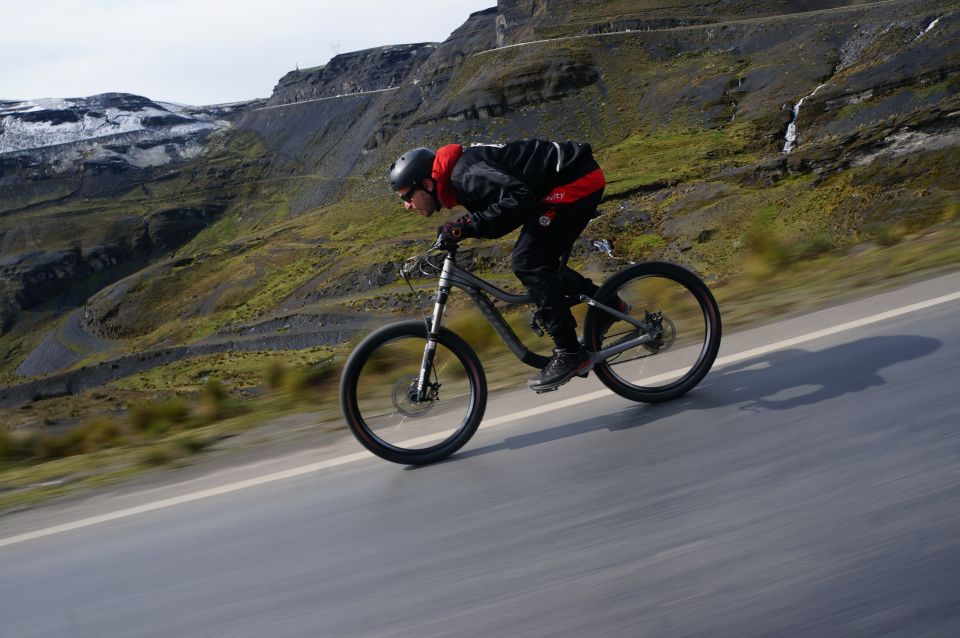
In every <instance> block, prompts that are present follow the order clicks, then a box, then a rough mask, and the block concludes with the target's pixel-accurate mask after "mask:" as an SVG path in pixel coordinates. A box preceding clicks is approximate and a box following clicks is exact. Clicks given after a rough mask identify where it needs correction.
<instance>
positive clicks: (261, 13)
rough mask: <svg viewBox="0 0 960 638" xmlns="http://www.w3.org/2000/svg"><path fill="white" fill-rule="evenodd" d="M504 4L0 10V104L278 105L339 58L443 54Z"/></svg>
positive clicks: (267, 1)
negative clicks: (109, 96) (121, 99)
mask: <svg viewBox="0 0 960 638" xmlns="http://www.w3.org/2000/svg"><path fill="white" fill-rule="evenodd" d="M493 6H496V0H405V1H398V0H231V1H226V0H29V1H27V0H0V100H3V99H10V100H25V99H35V98H67V97H87V96H90V95H96V94H98V93H107V92H122V93H135V94H137V95H143V96H145V97H148V98H150V99H153V100H161V101H167V102H176V103H180V104H189V105H196V106H200V105H209V104H222V103H226V102H238V101H242V100H250V99H254V98H266V97H270V94H271V93H272V92H273V87H274V86H275V85H276V83H277V81H278V80H279V79H280V78H281V77H282V76H283V75H284V74H286V73H287V72H288V71H292V70H294V69H295V68H297V67H299V68H301V69H303V68H308V67H313V66H320V65H323V64H326V63H327V62H328V61H329V59H330V58H331V57H333V56H334V55H336V54H337V53H349V52H351V51H359V50H362V49H368V48H371V47H378V46H385V45H390V44H408V43H413V42H442V41H443V40H446V39H447V36H449V35H450V33H451V32H452V31H453V30H454V29H456V28H457V27H459V26H460V25H462V24H463V23H464V22H466V20H467V17H468V16H469V15H470V14H471V13H473V12H474V11H480V10H482V9H487V8H490V7H493Z"/></svg>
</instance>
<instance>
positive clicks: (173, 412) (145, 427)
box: [130, 396, 190, 435]
mask: <svg viewBox="0 0 960 638" xmlns="http://www.w3.org/2000/svg"><path fill="white" fill-rule="evenodd" d="M189 415H190V406H189V404H187V402H186V400H185V399H184V398H183V397H179V396H174V397H170V398H168V399H161V400H160V401H154V402H151V403H137V404H134V405H133V407H131V408H130V425H131V426H132V427H133V429H134V430H136V431H137V432H143V433H146V434H151V435H160V434H165V433H166V432H168V431H170V429H172V428H174V427H177V426H180V425H183V424H184V423H186V421H187V417H188V416H189Z"/></svg>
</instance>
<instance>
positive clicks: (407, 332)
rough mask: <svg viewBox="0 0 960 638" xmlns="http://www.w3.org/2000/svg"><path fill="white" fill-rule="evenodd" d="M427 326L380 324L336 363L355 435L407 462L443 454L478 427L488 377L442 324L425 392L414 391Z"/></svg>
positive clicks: (343, 401)
mask: <svg viewBox="0 0 960 638" xmlns="http://www.w3.org/2000/svg"><path fill="white" fill-rule="evenodd" d="M427 343H428V342H427V330H426V326H425V325H424V324H423V322H420V321H405V322H402V323H395V324H391V325H389V326H385V327H384V328H381V329H379V330H377V331H375V332H373V333H371V334H370V335H369V336H368V337H367V338H366V339H364V340H363V341H362V342H360V345H358V346H357V347H356V349H355V350H354V351H353V353H352V354H351V355H350V358H349V359H347V363H346V365H345V366H344V368H343V376H342V377H341V379H340V406H341V408H342V409H343V415H344V417H345V418H346V420H347V424H348V425H349V426H350V430H351V431H352V432H353V434H354V436H356V437H357V440H359V441H360V443H362V444H363V446H364V447H366V448H367V449H368V450H370V451H371V452H373V453H374V454H376V455H377V456H379V457H381V458H383V459H386V460H388V461H393V462H394V463H403V464H407V465H423V464H426V463H434V462H436V461H439V460H441V459H444V458H446V457H448V456H450V455H451V454H453V453H454V452H456V451H457V450H459V449H460V448H461V447H462V446H463V445H464V444H465V443H466V442H467V441H469V440H470V437H472V436H473V434H474V432H476V431H477V426H479V425H480V420H481V419H482V418H483V412H484V409H485V407H486V402H487V381H486V377H485V376H484V373H483V368H482V367H481V365H480V360H479V359H478V358H477V355H476V354H475V353H474V351H473V349H471V348H470V346H469V345H468V344H467V342H466V341H464V340H463V339H461V338H460V337H458V336H457V335H456V334H454V333H453V332H450V331H449V330H447V329H446V328H443V327H441V328H440V332H439V334H438V338H437V343H436V349H435V353H434V357H433V365H432V369H431V374H430V377H429V378H428V379H427V392H426V396H425V397H421V396H418V395H417V391H416V390H417V380H418V378H419V376H420V369H421V363H422V360H423V355H424V349H425V347H426V346H427Z"/></svg>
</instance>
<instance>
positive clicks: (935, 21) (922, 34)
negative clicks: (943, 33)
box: [914, 17, 940, 40]
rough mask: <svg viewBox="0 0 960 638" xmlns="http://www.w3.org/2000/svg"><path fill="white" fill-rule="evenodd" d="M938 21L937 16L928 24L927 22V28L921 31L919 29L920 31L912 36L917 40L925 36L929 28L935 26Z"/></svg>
mask: <svg viewBox="0 0 960 638" xmlns="http://www.w3.org/2000/svg"><path fill="white" fill-rule="evenodd" d="M938 22H940V18H939V17H937V18H934V20H933V22H931V23H930V24H928V25H927V28H926V29H924V30H923V31H921V32H920V33H919V34H918V35H917V37H916V38H914V40H919V39H920V38H922V37H923V36H925V35H926V34H927V33H928V32H929V31H930V30H931V29H933V27H935V26H937V23H938Z"/></svg>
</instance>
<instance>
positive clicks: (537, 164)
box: [390, 140, 628, 391]
mask: <svg viewBox="0 0 960 638" xmlns="http://www.w3.org/2000/svg"><path fill="white" fill-rule="evenodd" d="M605 185H606V180H605V179H604V176H603V172H602V171H601V170H600V167H599V165H598V164H597V162H596V160H595V159H594V158H593V152H592V149H591V148H590V145H589V144H581V143H578V142H550V141H545V140H523V141H514V142H510V143H507V144H485V145H475V146H471V147H469V148H464V147H463V146H461V145H459V144H449V145H446V146H443V147H441V148H439V149H437V151H436V152H434V151H432V150H430V149H427V148H422V147H421V148H415V149H413V150H410V151H407V152H406V153H404V154H403V155H401V156H400V158H399V159H397V161H396V162H394V163H393V165H392V166H391V167H390V186H391V187H392V188H393V190H394V192H396V194H397V195H398V196H399V197H400V199H401V200H403V202H404V208H405V209H406V210H415V211H417V213H419V214H420V215H422V216H424V217H430V216H431V215H432V214H433V213H435V212H438V211H440V210H441V209H442V208H448V209H452V208H453V207H455V206H457V205H461V206H463V207H464V208H466V209H467V211H469V214H468V215H464V216H462V217H459V218H457V219H456V220H455V221H450V222H447V223H445V224H444V225H443V226H442V227H441V228H439V229H438V230H439V232H441V233H442V234H443V235H444V236H445V237H446V238H447V239H449V240H452V241H460V240H461V239H463V238H467V237H484V238H487V239H496V238H498V237H502V236H503V235H506V234H507V233H509V232H510V231H512V230H515V229H516V228H521V231H520V236H519V237H518V239H517V242H516V244H515V245H514V248H513V254H512V256H511V262H510V266H511V269H512V270H513V272H514V273H515V274H516V275H517V278H518V279H520V281H521V282H522V283H523V285H524V287H526V289H527V290H528V291H529V293H530V296H531V297H532V298H533V301H534V303H536V305H537V308H538V312H539V314H540V317H541V319H542V321H543V323H544V325H545V327H546V328H547V330H548V332H549V333H550V336H551V337H552V338H553V340H554V343H555V346H556V347H555V348H554V350H553V356H552V357H551V358H550V361H549V362H548V363H547V365H546V366H545V367H544V368H543V369H542V370H541V371H540V373H539V374H537V375H536V376H535V377H533V378H531V379H530V380H529V382H528V385H529V387H530V388H532V389H534V390H538V391H545V390H552V389H555V388H557V387H559V386H560V385H562V384H564V383H566V382H567V381H569V380H570V379H572V378H573V377H574V376H577V375H584V374H586V373H587V372H588V371H589V370H590V369H592V368H593V361H592V360H591V358H590V355H589V353H588V352H587V350H586V348H584V347H583V346H582V345H581V344H580V342H579V341H578V340H577V332H576V327H577V323H576V320H575V319H574V317H573V314H572V313H571V312H570V307H569V305H568V304H567V301H566V297H565V294H564V293H565V292H566V293H569V294H586V295H589V296H594V295H595V294H596V292H597V285H596V284H594V283H593V282H592V281H590V280H589V279H587V278H586V277H584V276H582V275H580V274H579V273H577V272H576V271H574V270H573V269H571V268H569V267H568V266H567V265H566V263H565V262H566V260H565V258H564V256H565V255H567V254H568V253H569V251H570V249H571V247H572V246H573V242H574V241H576V239H577V237H579V236H580V233H582V232H583V230H584V228H586V227H587V223H588V222H589V221H590V220H591V219H593V218H594V217H595V216H596V215H597V212H596V211H597V205H598V204H599V203H600V198H601V196H602V195H603V189H604V186H605ZM618 305H619V306H620V308H619V309H620V310H622V311H625V310H626V309H627V308H628V307H627V306H626V304H623V303H622V302H619V300H618Z"/></svg>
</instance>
